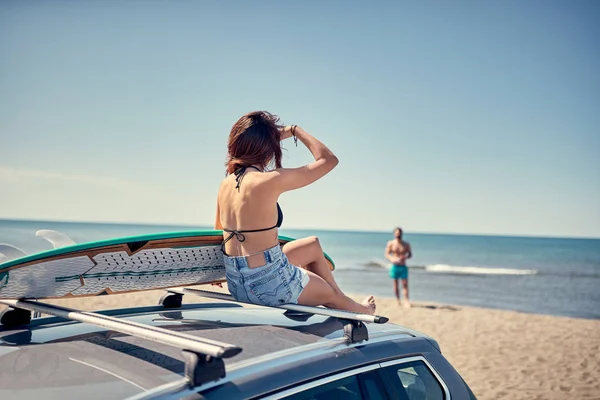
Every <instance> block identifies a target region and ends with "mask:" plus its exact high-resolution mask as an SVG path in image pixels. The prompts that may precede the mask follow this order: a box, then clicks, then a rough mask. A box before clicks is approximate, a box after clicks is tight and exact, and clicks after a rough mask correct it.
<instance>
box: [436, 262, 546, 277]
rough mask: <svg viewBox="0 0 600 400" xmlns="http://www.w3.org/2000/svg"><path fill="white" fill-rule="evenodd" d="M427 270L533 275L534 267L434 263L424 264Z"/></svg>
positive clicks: (478, 273) (455, 272)
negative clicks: (488, 266) (490, 266)
mask: <svg viewBox="0 0 600 400" xmlns="http://www.w3.org/2000/svg"><path fill="white" fill-rule="evenodd" d="M425 270H426V271H428V272H441V273H450V274H469V275H535V274H537V271H536V270H534V269H514V268H487V267H468V266H458V265H446V264H435V265H426V266H425Z"/></svg>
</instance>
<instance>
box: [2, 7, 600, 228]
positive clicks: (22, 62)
mask: <svg viewBox="0 0 600 400" xmlns="http://www.w3.org/2000/svg"><path fill="white" fill-rule="evenodd" d="M375 3H376V4H372V3H370V2H364V1H360V2H359V1H308V2H307V1H302V2H291V1H252V2H247V1H237V2H233V1H227V2H216V1H212V2H209V1H196V2H195V1H177V2H175V1H173V2H171V1H145V2H142V1H106V2H105V1H26V2H24V1H2V2H0V55H1V56H0V57H1V61H0V154H1V155H2V157H1V158H0V193H1V195H0V218H15V219H19V218H26V219H53V220H76V221H107V222H143V223H170V224H190V225H195V224H199V225H205V224H212V222H213V220H214V213H215V210H214V208H215V198H216V192H217V188H218V185H219V182H220V180H221V179H222V178H223V176H224V168H223V162H224V160H225V152H226V148H225V145H226V139H227V135H228V132H229V129H230V128H231V126H232V124H233V123H234V122H235V121H236V120H237V118H239V117H240V116H241V115H242V114H244V113H246V112H248V111H252V110H260V109H264V110H268V111H270V112H273V113H276V114H278V115H280V116H281V118H282V119H283V121H284V122H285V123H286V124H299V125H301V126H302V127H304V128H305V129H306V130H308V131H309V132H311V133H313V134H314V135H315V136H316V137H318V138H320V139H321V140H322V141H323V142H325V143H326V144H327V145H329V146H330V147H331V149H332V150H333V151H334V152H335V153H336V154H337V155H338V157H339V158H340V164H339V166H338V168H337V169H336V170H334V171H333V172H332V173H331V174H330V175H328V176H326V177H325V178H324V179H323V180H322V181H319V182H318V183H316V184H315V185H313V186H311V187H309V188H306V189H302V190H299V191H296V192H290V193H286V194H284V195H283V196H282V198H281V201H280V203H281V204H282V207H283V208H284V211H285V223H286V227H287V228H321V229H356V230H389V229H392V228H393V227H394V226H396V225H401V226H403V227H404V228H405V230H406V231H412V232H454V233H489V234H519V235H521V234H524V235H551V236H595V237H599V236H600V117H599V115H600V74H599V73H598V71H600V42H599V38H600V3H599V2H597V1H571V2H569V1H495V2H492V1H462V2H461V1H457V2H452V5H450V3H449V2H447V1H427V2H395V1H393V2H375ZM285 147H286V148H287V149H288V151H287V152H286V153H285V156H284V166H298V165H302V164H304V163H306V162H308V161H310V154H309V153H308V151H307V150H306V149H305V148H303V147H298V148H295V147H293V146H292V145H291V143H286V144H285Z"/></svg>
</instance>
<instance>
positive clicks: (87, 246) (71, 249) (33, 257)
mask: <svg viewBox="0 0 600 400" xmlns="http://www.w3.org/2000/svg"><path fill="white" fill-rule="evenodd" d="M222 235H223V231H222V230H202V231H183V232H163V233H153V234H147V235H137V236H126V237H121V238H115V239H106V240H99V241H95V242H88V243H80V244H75V245H72V246H65V247H61V248H58V249H53V250H48V251H42V252H40V253H35V254H30V255H28V256H24V257H20V258H16V259H13V260H10V261H7V262H4V263H1V264H0V273H2V272H3V271H4V270H6V269H8V268H11V267H14V266H15V265H19V264H24V263H28V262H31V261H38V260H43V259H45V258H49V257H53V256H58V255H66V254H70V253H75V252H78V251H82V250H91V249H98V248H101V247H108V246H114V245H119V244H127V243H131V242H144V241H150V240H164V239H178V238H186V237H189V238H194V237H207V236H222ZM279 240H282V241H289V242H291V241H294V240H296V239H294V238H291V237H288V236H283V235H279ZM207 246H210V245H207ZM182 247H184V246H182ZM325 258H327V260H329V262H330V263H331V265H332V266H334V268H335V264H334V262H333V260H332V259H331V257H329V255H327V254H326V253H325Z"/></svg>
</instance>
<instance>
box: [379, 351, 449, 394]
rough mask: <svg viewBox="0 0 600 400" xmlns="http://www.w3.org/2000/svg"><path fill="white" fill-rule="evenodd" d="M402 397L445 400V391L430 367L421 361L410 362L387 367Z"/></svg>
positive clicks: (388, 373)
mask: <svg viewBox="0 0 600 400" xmlns="http://www.w3.org/2000/svg"><path fill="white" fill-rule="evenodd" d="M384 370H385V371H386V373H387V375H388V376H389V377H390V379H391V380H392V381H393V383H394V384H395V385H396V389H398V391H399V392H400V396H401V397H403V398H405V399H408V400H443V399H444V398H445V396H444V390H443V388H442V386H441V385H440V382H439V381H438V380H437V378H436V377H435V376H434V375H433V373H432V372H431V370H430V369H429V367H427V365H426V364H425V363H424V362H423V361H421V360H417V361H410V362H406V363H399V364H395V365H390V366H388V367H385V368H384Z"/></svg>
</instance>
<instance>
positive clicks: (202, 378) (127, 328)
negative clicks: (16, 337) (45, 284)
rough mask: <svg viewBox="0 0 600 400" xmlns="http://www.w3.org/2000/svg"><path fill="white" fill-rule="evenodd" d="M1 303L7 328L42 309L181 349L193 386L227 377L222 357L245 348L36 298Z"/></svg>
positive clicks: (49, 312)
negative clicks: (8, 307) (3, 307)
mask: <svg viewBox="0 0 600 400" xmlns="http://www.w3.org/2000/svg"><path fill="white" fill-rule="evenodd" d="M0 303H2V304H5V305H7V306H10V307H12V309H9V310H8V311H5V312H4V313H3V315H2V324H3V325H4V326H6V327H13V326H17V325H26V323H28V322H29V321H27V320H31V312H40V313H44V314H50V315H55V316H57V317H60V318H65V319H68V320H72V321H79V322H84V323H88V324H93V325H96V326H99V327H102V328H107V329H110V330H113V331H116V332H121V333H124V334H127V335H131V336H135V337H139V338H143V339H148V340H151V341H154V342H158V343H162V344H166V345H169V346H173V347H176V348H179V349H181V350H182V351H183V356H184V358H185V360H186V362H185V376H186V378H187V379H188V380H189V383H190V384H191V385H193V386H197V385H201V384H203V383H206V382H210V381H214V380H218V379H220V378H223V377H225V363H224V362H223V358H229V357H233V356H235V355H236V354H238V353H239V352H241V351H242V349H241V347H238V346H235V345H232V344H228V343H224V342H219V341H216V340H211V339H206V338H202V337H196V336H192V335H188V334H186V333H181V332H177V331H171V330H168V329H164V328H160V327H156V326H152V325H146V324H141V323H139V322H133V321H127V320H121V319H119V318H115V317H110V316H107V315H102V314H97V313H93V312H88V311H81V310H76V309H72V308H67V307H61V306H56V305H52V304H48V303H42V302H38V301H33V300H24V299H23V300H8V299H0ZM26 314H28V316H27V315H26ZM25 321H27V322H26V323H23V322H25Z"/></svg>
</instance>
